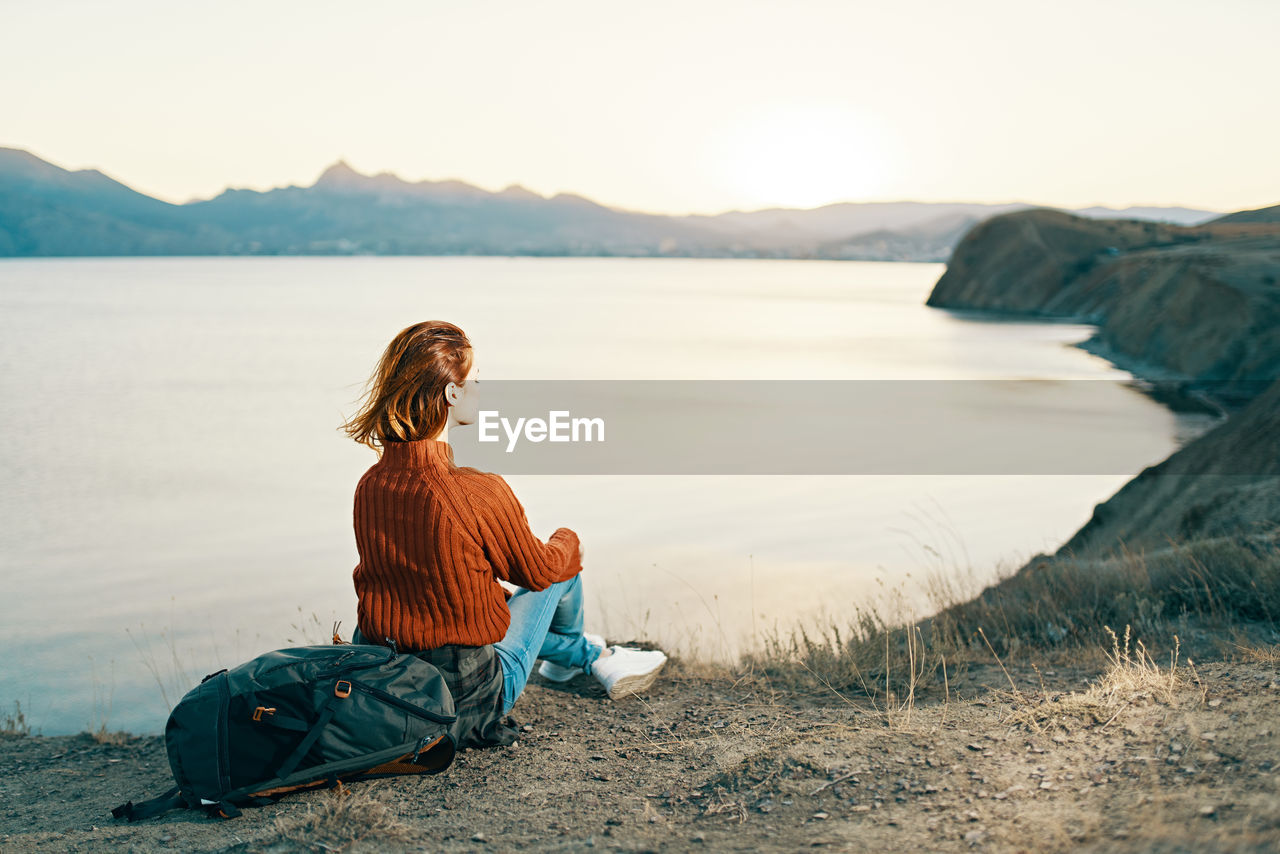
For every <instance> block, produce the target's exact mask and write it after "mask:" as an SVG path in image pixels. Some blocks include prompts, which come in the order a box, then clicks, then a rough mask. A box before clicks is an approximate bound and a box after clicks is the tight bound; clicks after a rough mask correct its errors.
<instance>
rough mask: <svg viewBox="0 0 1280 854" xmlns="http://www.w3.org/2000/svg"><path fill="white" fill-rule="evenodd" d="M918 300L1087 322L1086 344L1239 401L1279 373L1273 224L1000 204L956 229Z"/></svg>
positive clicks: (1278, 277) (1278, 248)
mask: <svg viewBox="0 0 1280 854" xmlns="http://www.w3.org/2000/svg"><path fill="white" fill-rule="evenodd" d="M1228 216H1232V215H1228ZM927 304H928V305H931V306H935V307H938V308H949V309H968V310H975V309H976V310H983V311H996V312H1001V313H1014V314H1020V315H1027V316H1035V317H1044V318H1059V319H1072V320H1078V321H1083V322H1088V323H1094V324H1097V325H1098V331H1097V333H1096V334H1095V335H1094V336H1093V337H1092V338H1090V339H1089V340H1088V341H1086V342H1083V344H1082V345H1081V346H1083V347H1085V348H1086V349H1089V350H1091V351H1093V352H1097V353H1099V354H1100V355H1104V356H1106V357H1108V358H1110V359H1112V360H1113V361H1115V362H1116V363H1117V364H1120V365H1121V366H1122V367H1124V368H1126V369H1128V370H1132V371H1133V372H1134V373H1136V374H1138V375H1140V376H1145V377H1148V378H1151V379H1160V380H1168V381H1174V382H1181V383H1183V384H1185V385H1186V386H1187V387H1188V388H1189V389H1195V390H1199V391H1201V392H1204V393H1207V394H1209V395H1211V396H1213V397H1215V398H1217V399H1218V400H1220V401H1221V402H1222V403H1224V404H1225V405H1227V406H1228V407H1237V406H1239V405H1241V404H1243V403H1244V402H1246V401H1247V400H1249V399H1250V398H1252V397H1253V396H1255V395H1256V394H1257V393H1258V392H1259V391H1260V390H1261V388H1262V387H1264V386H1265V381H1267V380H1271V379H1274V378H1276V377H1280V223H1277V222H1270V221H1257V222H1232V221H1226V222H1223V221H1220V220H1215V221H1213V222H1210V223H1206V224H1204V225H1199V226H1191V227H1184V226H1176V225H1166V224H1161V223H1151V222H1139V221H1137V220H1090V219H1085V218H1083V217H1077V216H1073V215H1071V214H1068V213H1064V212H1062V211H1057V210H1051V209H1034V210H1029V211H1016V212H1013V213H1009V214H1002V215H1000V216H996V217H992V218H991V219H989V220H986V221H985V222H982V223H979V224H978V225H977V226H975V227H974V228H973V229H972V230H971V231H969V232H968V233H967V234H966V235H965V237H964V238H963V239H962V240H961V242H960V243H959V244H958V245H957V246H956V249H955V252H954V253H953V254H952V256H951V260H950V261H949V263H948V265H947V270H946V272H945V273H944V274H943V276H942V277H941V278H940V279H939V280H938V283H937V285H935V287H934V289H933V292H932V293H931V294H930V295H929V298H928V300H927Z"/></svg>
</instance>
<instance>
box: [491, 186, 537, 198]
mask: <svg viewBox="0 0 1280 854" xmlns="http://www.w3.org/2000/svg"><path fill="white" fill-rule="evenodd" d="M498 195H500V196H506V197H507V198H509V199H542V198H543V196H541V195H539V194H538V193H535V192H534V191H533V190H530V189H529V188H528V187H526V186H524V185H522V184H510V185H508V186H507V187H505V188H504V189H503V190H502V191H501V192H499V193H498Z"/></svg>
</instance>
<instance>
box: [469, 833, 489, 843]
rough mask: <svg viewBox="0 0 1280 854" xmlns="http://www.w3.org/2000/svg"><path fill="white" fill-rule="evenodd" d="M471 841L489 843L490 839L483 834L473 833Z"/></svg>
mask: <svg viewBox="0 0 1280 854" xmlns="http://www.w3.org/2000/svg"><path fill="white" fill-rule="evenodd" d="M471 841H472V842H488V841H489V837H487V836H485V835H484V834H483V833H473V834H472V835H471Z"/></svg>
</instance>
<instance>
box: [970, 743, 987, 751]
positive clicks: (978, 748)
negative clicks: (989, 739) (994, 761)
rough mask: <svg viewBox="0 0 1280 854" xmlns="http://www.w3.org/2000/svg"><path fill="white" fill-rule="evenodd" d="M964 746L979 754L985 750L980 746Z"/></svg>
mask: <svg viewBox="0 0 1280 854" xmlns="http://www.w3.org/2000/svg"><path fill="white" fill-rule="evenodd" d="M966 746H967V747H968V748H969V749H970V750H975V751H977V752H979V753H981V752H982V751H983V750H985V749H986V748H984V747H983V746H982V745H981V744H970V745H966Z"/></svg>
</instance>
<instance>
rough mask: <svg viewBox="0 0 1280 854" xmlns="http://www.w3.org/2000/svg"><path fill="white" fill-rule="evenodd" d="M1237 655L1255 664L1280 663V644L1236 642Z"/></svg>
mask: <svg viewBox="0 0 1280 854" xmlns="http://www.w3.org/2000/svg"><path fill="white" fill-rule="evenodd" d="M1235 648H1236V657H1237V658H1239V659H1241V660H1242V661H1251V662H1253V663H1255V664H1280V644H1272V645H1270V646H1249V645H1246V644H1236V645H1235Z"/></svg>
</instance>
